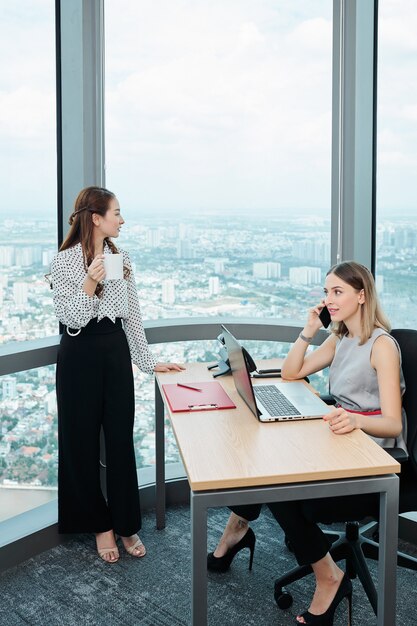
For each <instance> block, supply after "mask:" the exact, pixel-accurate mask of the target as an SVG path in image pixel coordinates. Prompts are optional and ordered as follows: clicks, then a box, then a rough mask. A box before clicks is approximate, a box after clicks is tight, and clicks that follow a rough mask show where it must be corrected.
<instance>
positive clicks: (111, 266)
mask: <svg viewBox="0 0 417 626" xmlns="http://www.w3.org/2000/svg"><path fill="white" fill-rule="evenodd" d="M104 271H105V272H106V276H105V279H106V280H120V279H121V278H123V254H105V255H104Z"/></svg>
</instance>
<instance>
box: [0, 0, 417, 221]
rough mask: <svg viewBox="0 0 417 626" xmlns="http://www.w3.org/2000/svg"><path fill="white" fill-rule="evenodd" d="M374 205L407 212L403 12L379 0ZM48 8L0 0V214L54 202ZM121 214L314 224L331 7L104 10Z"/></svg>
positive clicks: (117, 5) (410, 136) (190, 4)
mask: <svg viewBox="0 0 417 626" xmlns="http://www.w3.org/2000/svg"><path fill="white" fill-rule="evenodd" d="M379 4H380V21H379V77H378V79H379V84H378V106H379V116H378V207H379V209H380V211H381V213H382V211H392V210H395V209H398V210H400V211H403V212H404V211H411V212H413V211H415V212H416V213H417V193H416V182H415V179H416V178H417V177H416V176H415V172H416V165H417V150H416V147H415V146H416V145H417V130H416V128H417V126H416V121H417V93H416V91H417V81H416V80H415V77H416V74H417V39H416V37H415V32H417V3H416V2H414V1H413V0H401V1H400V0H381V1H380V3H379ZM53 20H54V2H53V1H52V0H21V1H20V2H19V3H10V2H9V1H7V0H0V33H1V37H0V54H1V58H3V59H4V58H7V59H8V62H7V64H4V63H3V64H2V69H1V73H0V146H1V149H0V183H1V185H2V190H3V194H2V202H1V204H0V216H2V217H3V216H4V217H7V216H9V215H10V214H16V212H17V213H19V212H22V211H24V212H31V210H32V208H34V209H36V210H39V211H42V212H44V211H45V212H46V213H49V211H50V210H51V209H54V207H55V204H56V182H55V181H56V147H55V131H56V122H55V52H54V23H53ZM105 20H106V31H105V32H106V81H105V82H106V100H105V111H106V123H105V127H106V178H107V186H108V187H109V188H110V189H112V190H113V191H115V192H116V194H117V195H118V198H119V200H120V202H121V205H122V207H124V209H125V211H126V212H127V214H130V215H133V214H135V213H139V214H140V213H152V212H154V211H158V212H160V213H172V214H181V215H187V214H190V215H193V214H198V212H201V211H215V212H219V211H229V212H234V213H238V212H239V211H241V212H242V213H244V212H265V213H269V212H273V211H277V212H278V213H282V214H285V212H287V213H288V214H293V213H294V212H295V213H297V212H302V213H305V212H315V213H318V214H321V215H330V172H331V169H330V167H331V163H330V156H331V154H330V151H331V46H332V42H331V37H332V1H331V0H314V2H312V1H311V0H210V2H207V0H204V1H203V0H146V1H145V0H135V1H133V0H105Z"/></svg>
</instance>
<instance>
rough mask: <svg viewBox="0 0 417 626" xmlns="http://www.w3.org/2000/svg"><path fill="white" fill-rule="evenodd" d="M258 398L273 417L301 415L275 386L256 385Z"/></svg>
mask: <svg viewBox="0 0 417 626" xmlns="http://www.w3.org/2000/svg"><path fill="white" fill-rule="evenodd" d="M253 390H254V392H255V396H256V398H257V399H258V400H259V401H260V402H262V404H263V405H264V407H265V408H266V409H267V410H268V413H269V414H270V415H272V416H277V417H279V416H280V415H301V413H300V411H297V409H296V408H295V406H294V405H293V404H292V403H291V402H290V401H289V400H288V399H287V398H286V397H285V396H284V394H283V393H282V392H281V391H280V390H279V389H277V388H276V387H275V386H274V385H254V386H253Z"/></svg>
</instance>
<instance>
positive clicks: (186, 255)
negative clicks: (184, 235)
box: [177, 239, 195, 259]
mask: <svg viewBox="0 0 417 626" xmlns="http://www.w3.org/2000/svg"><path fill="white" fill-rule="evenodd" d="M194 256H195V255H194V248H193V246H192V245H191V241H189V240H188V239H179V240H178V241H177V259H193V258H194Z"/></svg>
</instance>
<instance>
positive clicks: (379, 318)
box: [326, 261, 391, 346]
mask: <svg viewBox="0 0 417 626" xmlns="http://www.w3.org/2000/svg"><path fill="white" fill-rule="evenodd" d="M329 274H335V276H337V277H338V278H340V279H341V280H343V281H344V282H345V283H347V284H348V285H350V286H351V287H353V288H354V289H355V291H357V292H359V291H362V290H363V292H364V297H365V301H364V303H363V304H362V307H361V327H362V332H361V337H360V341H359V345H360V346H362V345H363V344H364V343H365V342H366V341H368V339H369V338H370V336H371V335H372V333H373V331H374V329H375V328H383V329H384V330H386V331H387V332H390V330H391V324H390V322H389V320H388V318H387V317H386V315H385V313H384V312H383V310H382V307H381V304H380V302H379V299H378V295H377V293H376V288H375V281H374V277H373V276H372V274H371V272H370V271H369V270H368V268H367V267H365V266H364V265H361V264H360V263H356V262H355V261H345V262H343V263H338V264H337V265H333V267H331V268H330V269H329V271H328V272H327V274H326V276H328V275H329ZM332 332H333V333H334V334H335V335H336V336H337V337H339V338H341V337H343V336H344V335H346V333H348V332H349V331H348V328H347V327H346V324H345V323H344V322H334V323H333V326H332Z"/></svg>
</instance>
